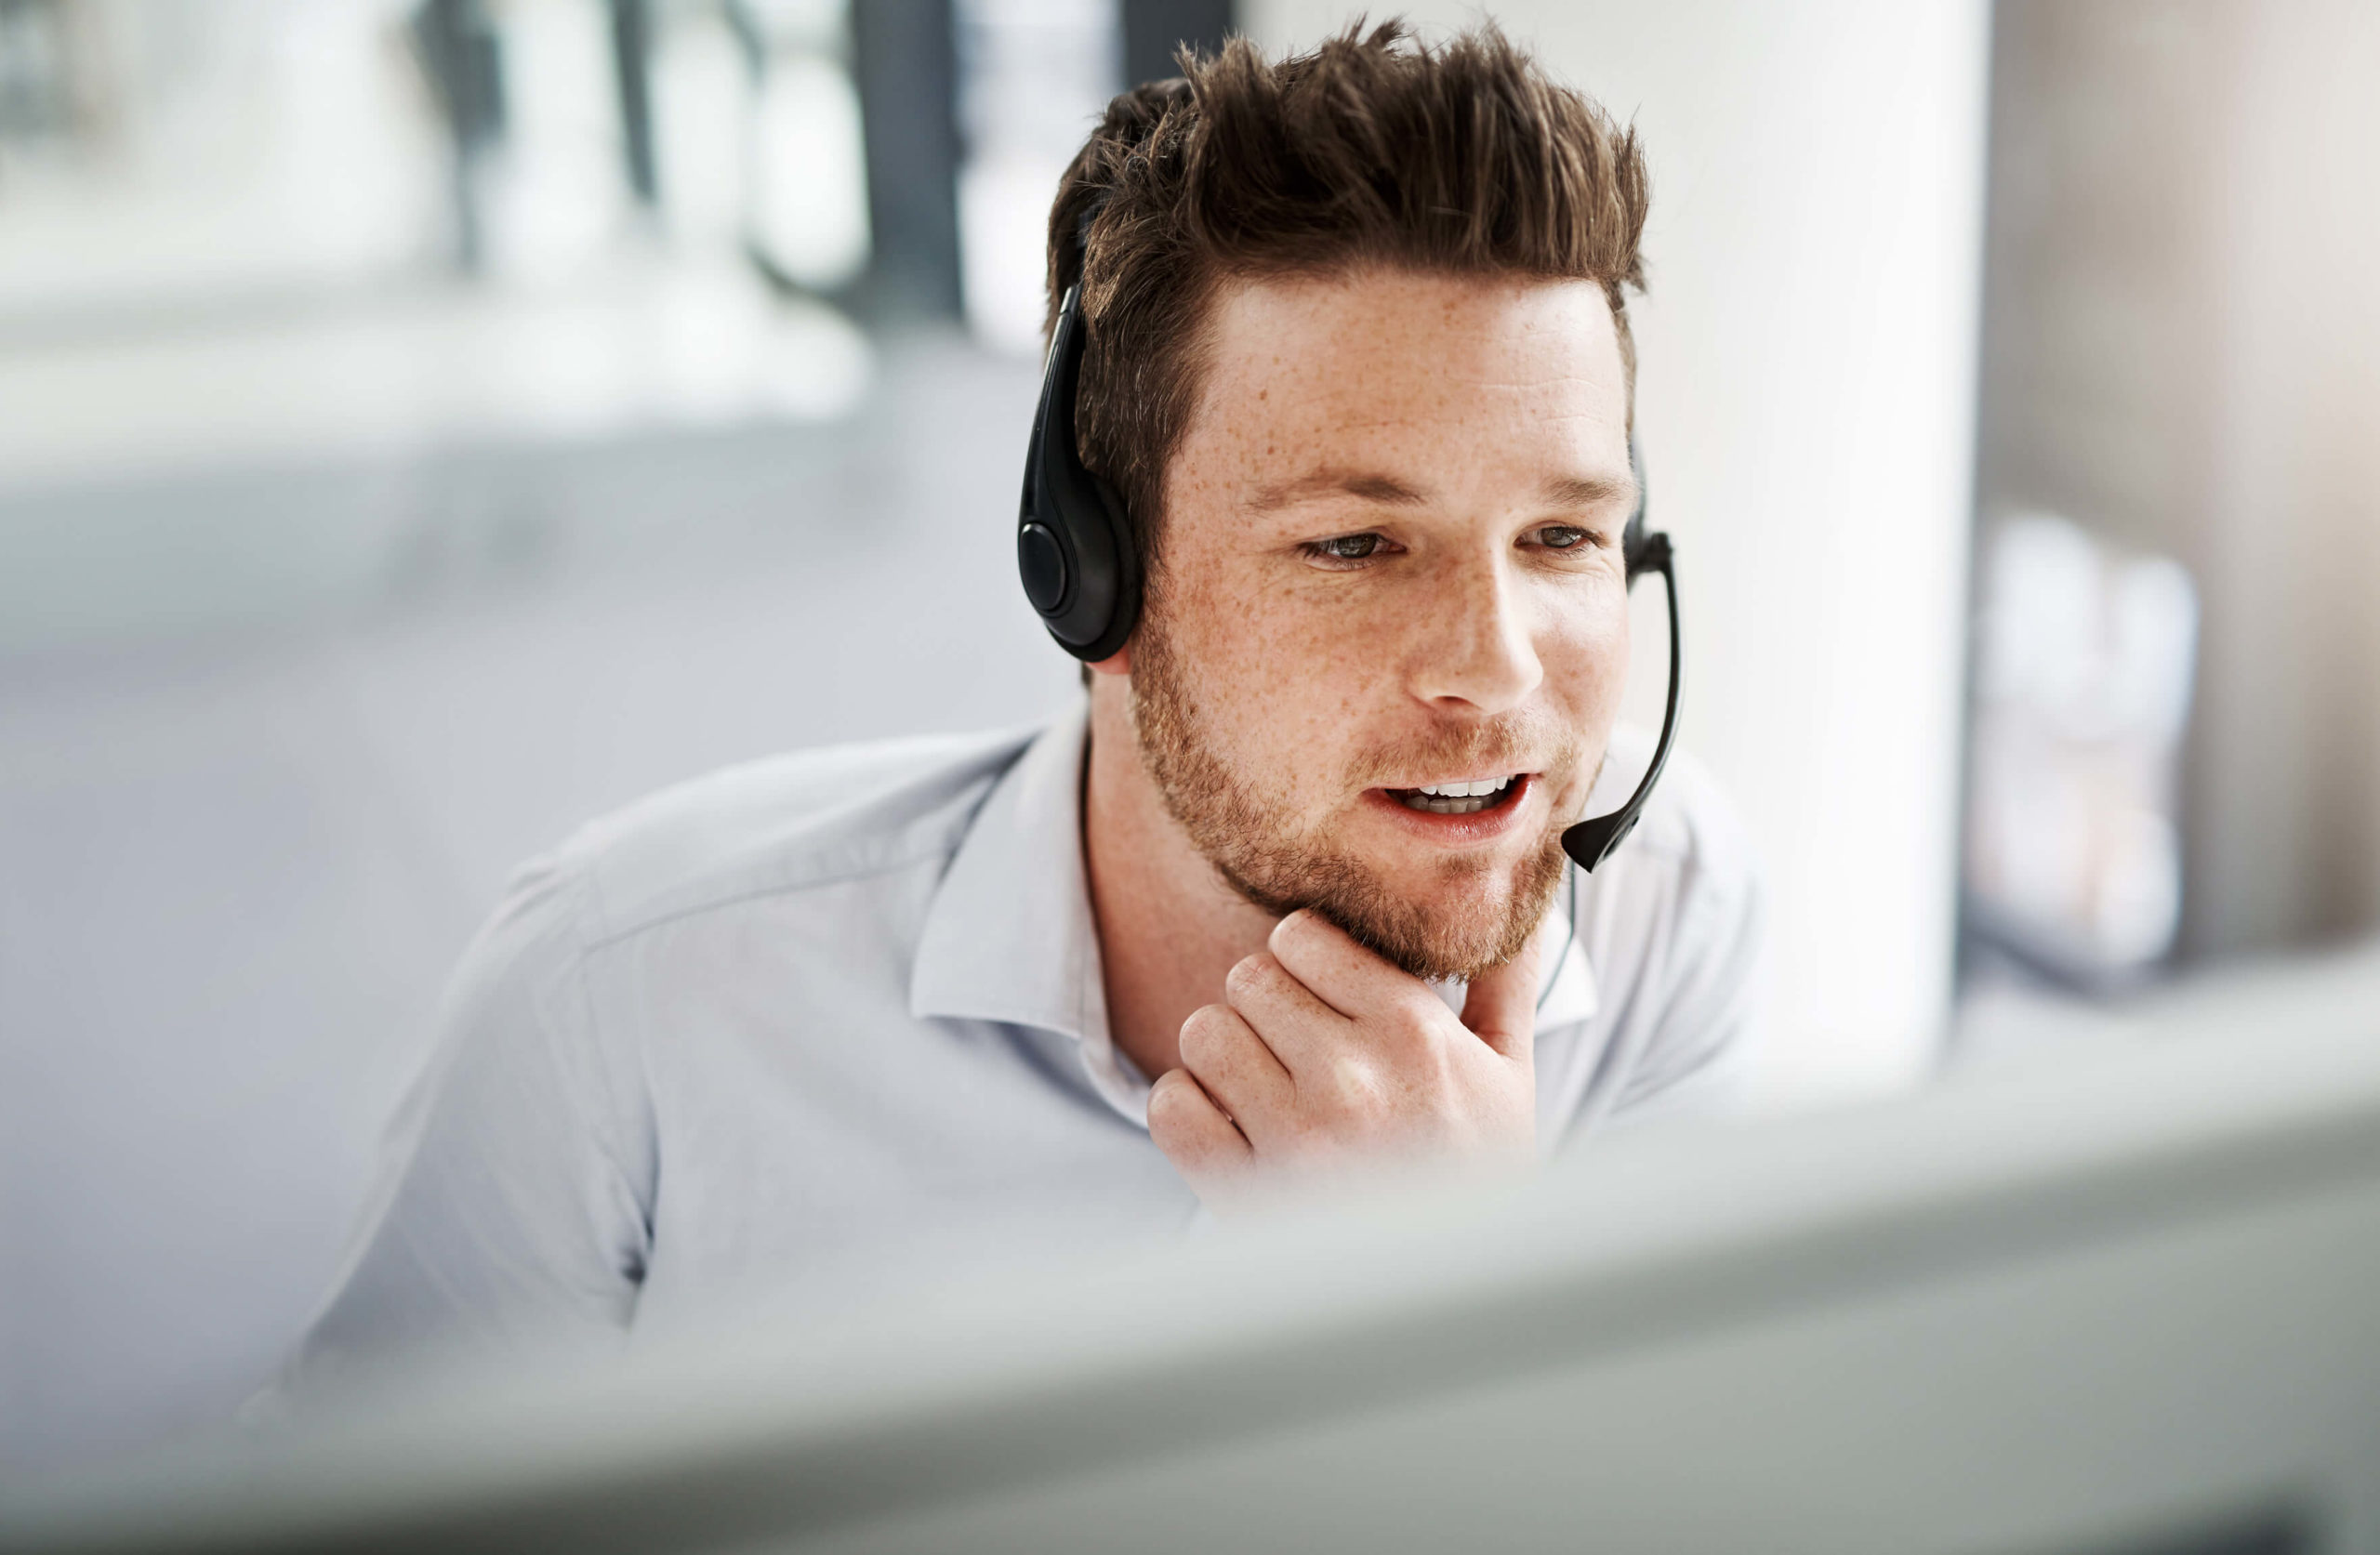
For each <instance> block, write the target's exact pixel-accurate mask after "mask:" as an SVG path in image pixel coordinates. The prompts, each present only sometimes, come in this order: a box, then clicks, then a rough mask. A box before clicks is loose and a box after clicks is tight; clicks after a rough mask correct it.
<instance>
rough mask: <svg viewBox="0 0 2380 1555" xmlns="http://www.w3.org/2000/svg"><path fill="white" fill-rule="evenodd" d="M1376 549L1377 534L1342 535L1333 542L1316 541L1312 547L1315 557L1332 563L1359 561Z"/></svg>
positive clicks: (1378, 539) (1378, 546) (1377, 543)
mask: <svg viewBox="0 0 2380 1555" xmlns="http://www.w3.org/2000/svg"><path fill="white" fill-rule="evenodd" d="M1378 549H1380V536H1379V535H1377V534H1342V535H1340V536H1339V537H1338V538H1337V539H1335V540H1317V541H1316V542H1315V543H1314V547H1313V550H1314V554H1315V555H1316V556H1322V557H1328V558H1329V559H1330V560H1333V561H1361V560H1364V559H1365V558H1367V557H1369V556H1370V555H1371V554H1372V553H1373V552H1374V551H1376V550H1378Z"/></svg>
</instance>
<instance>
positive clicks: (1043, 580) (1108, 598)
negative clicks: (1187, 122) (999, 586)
mask: <svg viewBox="0 0 2380 1555" xmlns="http://www.w3.org/2000/svg"><path fill="white" fill-rule="evenodd" d="M1086 225H1088V222H1086ZM1087 333H1088V330H1087V326H1086V325H1085V323H1084V322H1083V317H1082V288H1081V287H1080V286H1079V285H1075V286H1069V287H1067V288H1066V294H1065V296H1064V297H1063V298H1062V299H1060V301H1059V304H1058V326H1057V328H1056V329H1055V330H1053V331H1052V332H1051V336H1050V361H1049V364H1048V366H1047V367H1046V368H1045V369H1044V370H1043V372H1042V375H1041V402H1040V405H1039V406H1038V408H1037V409H1036V410H1035V411H1034V413H1033V441H1032V443H1031V445H1030V446H1029V447H1028V448H1027V450H1026V452H1025V494H1024V498H1023V501H1022V502H1021V503H1020V505H1019V507H1018V511H1017V521H1016V569H1017V573H1018V576H1019V577H1020V578H1021V579H1022V580H1023V582H1024V584H1025V598H1026V599H1027V600H1031V601H1032V604H1033V609H1034V611H1035V613H1038V615H1039V616H1040V617H1041V624H1042V625H1043V626H1047V627H1048V628H1049V629H1050V635H1051V637H1052V638H1054V639H1057V642H1058V646H1060V647H1061V648H1064V650H1065V651H1066V652H1069V653H1072V654H1073V655H1074V656H1075V657H1076V658H1078V659H1081V660H1083V661H1085V662H1086V663H1091V662H1096V661H1097V660H1100V659H1104V658H1106V657H1108V656H1109V655H1111V654H1113V653H1114V652H1116V651H1117V649H1119V648H1121V647H1123V646H1124V644H1125V642H1126V641H1127V640H1128V639H1130V638H1131V635H1132V627H1133V626H1134V625H1135V624H1136V623H1137V622H1138V621H1139V620H1140V615H1141V556H1140V549H1139V547H1138V546H1137V545H1136V544H1135V543H1134V540H1133V535H1132V531H1131V524H1130V523H1129V522H1128V521H1127V520H1126V516H1125V512H1124V504H1123V502H1122V501H1121V500H1120V499H1119V498H1118V497H1117V494H1116V493H1115V492H1114V491H1113V490H1112V489H1111V488H1110V487H1109V486H1108V484H1107V483H1106V482H1105V481H1102V480H1100V479H1099V478H1098V477H1097V476H1095V475H1093V474H1091V471H1090V470H1088V469H1086V468H1083V462H1082V455H1080V454H1079V453H1078V451H1077V445H1076V441H1075V394H1076V389H1077V386H1078V383H1079V381H1080V378H1081V376H1082V352H1083V346H1084V343H1085V338H1086V336H1087Z"/></svg>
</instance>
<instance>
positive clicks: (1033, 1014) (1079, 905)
mask: <svg viewBox="0 0 2380 1555" xmlns="http://www.w3.org/2000/svg"><path fill="white" fill-rule="evenodd" d="M1089 729H1090V711H1089V706H1088V705H1087V704H1085V705H1078V706H1077V707H1076V709H1075V710H1074V711H1073V712H1072V713H1070V714H1068V715H1067V716H1066V717H1064V718H1061V719H1059V720H1058V721H1057V722H1056V723H1054V724H1051V726H1050V727H1049V728H1048V729H1046V730H1044V731H1042V732H1041V733H1040V734H1039V735H1038V736H1037V737H1036V738H1035V739H1034V741H1033V743H1032V744H1031V745H1028V746H1026V747H1025V754H1024V755H1023V756H1022V757H1020V758H1018V759H1017V762H1016V764H1015V765H1014V766H1012V767H1011V768H1010V769H1009V770H1008V771H1007V772H1006V773H1004V774H1003V775H1002V776H1001V777H1000V779H999V781H998V783H997V784H994V785H993V788H992V792H991V794H990V796H989V797H986V798H985V801H984V808H983V809H982V810H979V811H977V812H976V816H975V820H974V823H973V824H972V825H970V826H969V827H968V829H967V835H966V837H964V838H963V839H962V840H961V841H960V843H959V851H958V853H957V855H956V856H955V857H954V858H953V859H952V860H951V863H950V869H949V871H948V873H946V874H945V876H943V880H942V886H941V889H940V890H937V891H936V892H935V894H934V899H933V903H932V906H931V907H930V908H929V909H928V910H927V914H926V922H925V930H924V932H923V933H922V934H921V935H920V936H919V941H918V957H917V966H916V969H915V970H914V971H913V972H912V974H911V976H910V980H909V1013H910V1015H911V1016H912V1017H914V1018H916V1019H919V1020H934V1019H957V1020H972V1021H1005V1022H1008V1023H1010V1024H1012V1025H1021V1026H1032V1027H1037V1028H1038V1029H1040V1030H1043V1031H1049V1032H1055V1033H1057V1034H1060V1035H1063V1036H1067V1037H1071V1038H1073V1039H1074V1040H1075V1041H1077V1042H1078V1043H1080V1044H1081V1045H1082V1054H1083V1065H1084V1067H1085V1068H1086V1069H1087V1070H1088V1071H1089V1072H1090V1074H1091V1078H1092V1080H1093V1081H1094V1083H1095V1084H1096V1085H1097V1086H1098V1087H1099V1089H1100V1092H1101V1093H1102V1095H1104V1097H1105V1098H1106V1099H1107V1100H1108V1101H1109V1102H1110V1103H1111V1104H1112V1105H1114V1106H1115V1107H1116V1109H1117V1111H1118V1112H1120V1113H1122V1114H1125V1115H1126V1116H1127V1117H1131V1118H1132V1119H1134V1120H1135V1121H1137V1122H1142V1123H1145V1122H1146V1121H1147V1117H1148V1105H1147V1103H1148V1081H1147V1080H1146V1079H1145V1078H1144V1076H1142V1075H1141V1074H1139V1073H1138V1072H1137V1071H1136V1070H1135V1069H1134V1067H1133V1066H1132V1064H1131V1061H1129V1060H1128V1059H1126V1058H1125V1056H1124V1055H1123V1054H1122V1053H1121V1052H1120V1051H1118V1050H1117V1047H1116V1045H1115V1042H1114V1040H1113V1039H1112V1037H1111V1036H1110V1035H1109V1033H1108V1029H1107V994H1106V985H1105V982H1104V978H1103V973H1102V970H1101V966H1100V958H1099V930H1098V927H1097V925H1096V924H1095V923H1094V922H1093V921H1092V918H1091V890H1090V887H1089V884H1088V882H1087V880H1086V877H1085V876H1084V873H1083V862H1082V784H1083V753H1084V748H1085V745H1086V742H1087V741H1088V739H1089ZM1597 797H1601V796H1600V795H1598V796H1597ZM1577 886H1578V881H1577V877H1576V876H1575V874H1574V875H1573V876H1571V878H1570V879H1569V880H1568V881H1567V883H1566V884H1565V885H1564V886H1563V888H1562V890H1561V891H1560V893H1559V894H1558V895H1556V896H1555V898H1554V910H1553V911H1552V912H1549V913H1548V914H1546V916H1545V921H1544V923H1543V924H1542V925H1540V927H1539V929H1538V933H1539V936H1540V940H1541V941H1543V942H1545V943H1546V955H1545V959H1544V960H1543V961H1542V962H1541V963H1540V964H1541V965H1542V967H1543V970H1542V971H1541V972H1540V974H1539V985H1538V986H1539V989H1540V994H1539V1000H1538V1014H1537V1024H1538V1029H1539V1030H1540V1031H1544V1030H1548V1029H1551V1028H1553V1027H1555V1026H1562V1025H1568V1024H1571V1023H1573V1022H1575V1021H1583V1020H1585V1019H1587V1018H1588V1017H1589V1016H1591V1015H1593V1013H1594V1012H1595V1008H1596V1006H1597V1003H1598V999H1597V996H1596V989H1595V978H1594V973H1593V969H1591V968H1590V967H1589V965H1588V962H1587V955H1586V948H1585V946H1583V945H1582V944H1580V940H1579V935H1578V933H1577V931H1576V929H1574V928H1573V927H1572V924H1573V922H1574V921H1575V917H1576V911H1577V897H1576V891H1577ZM1557 945H1558V947H1559V948H1558V949H1557V948H1556V946H1557ZM1441 993H1442V995H1444V996H1446V998H1447V1000H1448V1003H1449V1004H1451V1005H1453V1006H1454V1008H1456V1009H1458V1010H1460V1009H1461V1008H1462V990H1461V986H1460V985H1459V984H1458V985H1452V986H1450V987H1448V988H1446V989H1442V990H1441Z"/></svg>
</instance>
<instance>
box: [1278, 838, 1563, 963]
mask: <svg viewBox="0 0 2380 1555" xmlns="http://www.w3.org/2000/svg"><path fill="white" fill-rule="evenodd" d="M1533 863H1534V867H1533ZM1560 879H1561V871H1560V864H1559V861H1558V857H1557V859H1556V861H1555V862H1554V865H1553V867H1552V868H1551V870H1548V869H1547V868H1545V867H1544V866H1543V865H1542V863H1535V861H1523V862H1522V863H1515V864H1507V865H1504V866H1503V867H1501V868H1468V869H1455V868H1448V869H1443V870H1440V871H1437V872H1436V877H1435V878H1434V879H1430V880H1426V881H1421V882H1416V883H1415V884H1414V885H1412V886H1411V887H1409V888H1407V889H1402V890H1400V889H1399V888H1398V886H1397V884H1396V883H1395V882H1394V881H1392V880H1387V879H1381V880H1378V881H1377V883H1376V885H1375V886H1374V889H1373V890H1369V891H1360V892H1353V893H1341V894H1337V895H1335V896H1334V898H1333V899H1331V900H1326V901H1318V902H1316V903H1312V905H1313V906H1314V907H1315V908H1316V910H1318V911H1320V912H1321V913H1322V914H1323V915H1324V916H1326V917H1329V918H1330V919H1331V920H1332V921H1333V922H1335V923H1337V924H1338V925H1339V926H1340V927H1341V928H1342V929H1345V930H1346V931H1347V932H1348V933H1349V934H1350V935H1351V936H1353V937H1354V938H1355V940H1356V941H1357V942H1359V943H1361V944H1363V945H1365V946H1367V947H1368V948H1369V949H1371V950H1372V951H1374V952H1376V953H1378V954H1379V955H1382V956H1384V957H1386V958H1387V959H1388V960H1390V961H1392V962H1394V963H1395V965H1397V966H1398V967H1400V968H1402V969H1404V970H1406V971H1407V972H1408V973H1410V974H1412V975H1413V976H1415V977H1420V978H1427V979H1433V980H1444V979H1449V978H1451V979H1462V980H1468V979H1470V978H1472V977H1475V976H1477V975H1478V974H1479V973H1481V972H1483V971H1486V970H1487V969H1489V968H1491V967H1497V966H1501V965H1502V964H1503V963H1505V962H1507V961H1509V960H1511V959H1512V958H1513V957H1514V955H1519V954H1520V952H1521V950H1522V948H1523V947H1524V946H1525V945H1527V943H1528V940H1529V936H1530V935H1532V934H1534V933H1535V932H1536V931H1537V927H1538V924H1539V923H1540V921H1541V920H1542V919H1543V918H1544V916H1545V910H1546V908H1547V907H1548V906H1549V905H1551V903H1552V901H1553V897H1554V887H1555V886H1557V885H1558V884H1559V883H1560Z"/></svg>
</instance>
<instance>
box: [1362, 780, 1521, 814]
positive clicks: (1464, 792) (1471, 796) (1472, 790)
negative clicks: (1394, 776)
mask: <svg viewBox="0 0 2380 1555" xmlns="http://www.w3.org/2000/svg"><path fill="white" fill-rule="evenodd" d="M1523 775H1524V774H1522V773H1518V772H1514V773H1508V774H1506V775H1505V776H1503V777H1492V778H1479V779H1476V780H1474V781H1472V782H1468V783H1433V784H1424V785H1423V786H1421V787H1420V788H1392V789H1389V790H1388V796H1389V797H1391V798H1393V799H1395V801H1396V802H1397V803H1399V804H1401V805H1403V806H1404V807H1405V808H1406V809H1408V810H1422V811H1425V812H1427V813H1429V814H1431V815H1476V814H1478V813H1479V812H1480V811H1481V810H1497V809H1500V808H1501V807H1502V806H1504V805H1508V804H1510V803H1512V801H1513V798H1514V796H1515V795H1517V794H1519V793H1520V791H1521V778H1522V776H1523Z"/></svg>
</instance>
